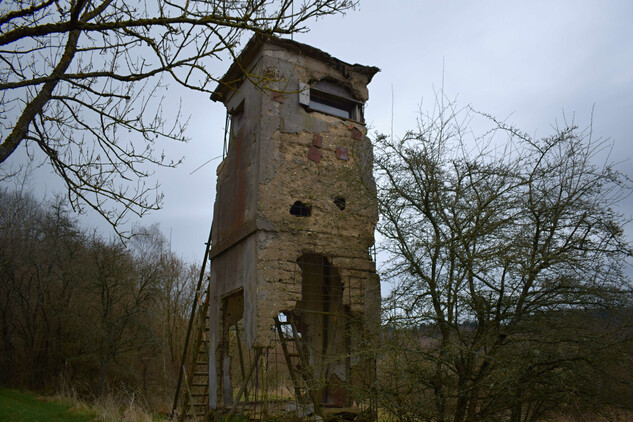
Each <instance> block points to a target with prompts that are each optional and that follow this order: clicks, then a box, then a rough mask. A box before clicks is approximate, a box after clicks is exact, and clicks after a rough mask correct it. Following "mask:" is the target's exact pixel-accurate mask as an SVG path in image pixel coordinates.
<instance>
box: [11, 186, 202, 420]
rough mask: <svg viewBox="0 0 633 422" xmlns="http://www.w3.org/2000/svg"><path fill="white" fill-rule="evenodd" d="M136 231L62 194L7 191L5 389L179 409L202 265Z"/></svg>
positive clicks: (154, 233) (146, 231) (156, 235)
mask: <svg viewBox="0 0 633 422" xmlns="http://www.w3.org/2000/svg"><path fill="white" fill-rule="evenodd" d="M136 233H137V235H136V236H134V237H133V238H132V239H131V240H130V242H129V244H128V246H127V247H126V246H124V245H122V244H121V243H120V241H118V240H111V241H108V240H105V239H103V238H101V237H99V236H98V235H96V234H95V233H94V232H90V231H87V230H84V229H82V228H80V227H79V226H78V224H77V222H76V221H74V220H73V219H72V217H71V214H70V213H69V212H68V210H67V209H66V207H65V206H64V203H63V201H62V200H58V201H48V202H37V201H36V200H34V199H33V198H32V197H31V196H29V195H28V194H24V193H20V192H8V191H2V192H0V280H1V282H0V350H1V353H0V384H1V385H4V386H11V387H18V388H26V389H30V390H33V391H40V392H59V391H60V390H62V389H65V390H66V391H73V392H76V393H77V394H78V395H79V397H87V398H92V399H101V398H104V397H108V396H113V395H117V394H118V395H120V394H119V393H121V392H125V394H124V395H125V396H126V397H127V396H132V395H133V396H135V397H136V398H137V402H138V403H144V404H145V405H146V407H148V408H152V409H155V410H162V411H167V410H168V409H169V406H170V405H171V400H172V397H173V396H172V394H173V390H174V386H175V383H176V378H177V375H178V366H179V363H180V358H181V353H182V345H183V341H184V332H185V330H186V324H187V318H188V312H189V311H190V306H191V301H192V300H193V289H194V287H193V286H192V285H193V282H192V280H194V279H195V278H196V276H197V272H198V268H197V266H195V265H191V264H188V263H186V262H185V261H183V260H182V259H180V258H178V257H177V256H176V255H175V254H174V253H172V252H171V251H170V250H169V245H168V242H167V241H166V239H165V237H164V236H163V235H162V234H161V233H160V231H159V230H158V228H157V227H149V228H138V229H137V230H136Z"/></svg>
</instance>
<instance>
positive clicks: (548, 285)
mask: <svg viewBox="0 0 633 422" xmlns="http://www.w3.org/2000/svg"><path fill="white" fill-rule="evenodd" d="M475 117H479V118H482V119H483V120H485V121H486V122H489V123H491V124H492V129H490V130H487V131H485V135H484V136H483V137H479V138H476V137H474V136H473V135H472V133H473V132H472V127H471V126H470V125H471V124H472V123H473V118H475ZM590 129H591V128H589V129H587V130H584V131H583V130H580V129H578V128H577V127H576V126H575V125H573V124H570V125H566V126H564V127H560V128H555V130H554V133H553V134H552V135H551V136H549V137H546V138H543V139H534V138H532V137H530V136H528V135H527V134H525V133H523V132H521V131H519V130H517V129H515V128H513V127H511V126H508V125H506V124H504V123H503V122H498V121H496V120H495V119H493V118H491V117H490V116H485V115H481V114H478V113H474V112H473V111H471V110H470V109H469V108H462V109H460V108H458V107H457V106H456V104H455V103H454V102H452V101H449V100H448V99H447V98H446V97H445V96H444V94H443V93H442V94H441V95H440V96H439V97H438V98H437V102H436V108H435V112H434V113H432V114H430V115H422V116H421V117H420V119H419V127H418V129H417V130H416V131H413V132H410V133H408V134H407V135H406V136H404V137H403V138H402V139H391V138H389V137H385V136H382V137H379V138H378V140H377V142H376V146H377V151H376V152H377V154H376V155H377V158H376V167H377V176H378V177H377V180H378V202H379V208H380V213H381V221H380V223H379V228H378V230H379V232H380V233H381V235H382V236H383V238H384V239H385V241H384V243H383V246H384V247H385V249H386V252H387V253H389V256H390V259H389V261H388V267H387V269H386V270H387V271H386V274H384V275H385V276H386V277H387V278H389V279H391V280H392V281H393V282H394V289H393V291H392V293H391V294H390V296H389V297H388V298H387V299H386V300H385V301H384V303H383V307H384V320H385V324H386V328H385V339H386V340H385V348H386V349H385V352H384V353H383V354H382V356H381V359H380V361H379V368H380V369H379V373H380V382H379V387H378V388H379V390H380V391H379V393H378V397H379V407H381V408H383V409H385V411H386V413H387V414H389V415H391V416H393V417H394V419H395V420H403V421H455V422H462V421H481V420H509V421H512V422H515V421H516V422H518V421H536V420H548V419H551V418H553V417H555V416H556V415H563V414H572V413H580V414H585V413H588V412H594V413H593V414H598V413H599V412H601V411H612V410H613V409H631V403H633V384H632V381H633V377H631V375H630V374H631V373H632V370H633V346H632V343H631V340H632V337H633V327H632V324H633V306H632V305H633V303H632V301H631V299H633V296H632V295H631V292H632V289H631V282H630V280H629V279H628V278H627V277H626V276H625V274H624V268H625V265H626V263H625V260H626V259H627V258H630V257H631V249H630V246H629V245H628V243H627V242H626V239H625V238H624V231H623V227H624V225H625V224H626V222H627V221H626V220H625V219H624V218H623V217H622V216H621V215H620V214H619V213H618V211H617V206H618V204H619V203H620V202H621V201H622V200H623V199H624V198H625V197H626V196H627V195H629V194H630V192H631V183H630V180H629V179H628V178H627V177H626V176H625V175H623V174H621V173H619V172H618V171H617V170H616V169H615V168H614V166H613V165H612V163H610V162H609V157H608V150H609V146H610V145H609V143H607V142H604V141H602V140H597V139H594V138H593V135H592V133H591V130H590ZM500 138H501V139H500ZM595 412H598V413H595Z"/></svg>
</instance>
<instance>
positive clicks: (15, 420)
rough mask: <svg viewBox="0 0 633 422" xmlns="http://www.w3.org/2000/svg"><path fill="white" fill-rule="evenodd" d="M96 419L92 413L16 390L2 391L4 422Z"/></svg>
mask: <svg viewBox="0 0 633 422" xmlns="http://www.w3.org/2000/svg"><path fill="white" fill-rule="evenodd" d="M94 418H95V415H94V414H92V413H86V412H85V411H82V412H79V411H76V410H73V409H71V408H70V406H68V405H65V404H63V403H60V402H56V401H52V400H50V399H45V398H38V397H37V396H35V395H33V394H28V393H21V392H18V391H15V390H7V389H0V421H2V422H47V421H51V422H62V421H63V422H89V421H93V420H94Z"/></svg>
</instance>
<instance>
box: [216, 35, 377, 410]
mask: <svg viewBox="0 0 633 422" xmlns="http://www.w3.org/2000/svg"><path fill="white" fill-rule="evenodd" d="M377 71H378V69H377V68H375V67H368V66H362V65H358V64H354V65H350V64H347V63H345V62H342V61H340V60H338V59H335V58H333V57H331V56H330V55H328V54H326V53H324V52H322V51H320V50H318V49H315V48H313V47H310V46H307V45H304V44H300V43H298V42H294V41H290V40H282V39H278V38H266V37H263V36H259V35H256V36H255V37H253V38H252V39H251V40H250V41H249V43H248V44H247V45H246V47H245V48H244V50H243V51H242V53H241V55H240V57H239V58H238V59H237V60H236V61H235V62H234V63H233V65H232V66H231V68H230V69H229V71H228V72H227V73H226V75H225V76H224V77H223V78H222V80H221V82H220V84H219V86H218V88H217V89H216V90H215V92H214V93H213V95H212V97H211V98H212V99H213V100H214V101H221V102H222V103H223V104H224V105H225V106H226V109H227V112H228V116H229V117H228V119H227V122H228V120H230V129H229V130H228V132H227V139H226V140H225V151H226V154H225V157H224V159H223V161H222V162H221V164H220V165H219V166H218V169H217V176H218V181H217V196H216V201H215V207H214V214H213V216H214V217H213V226H212V242H211V244H212V248H211V250H210V253H209V256H210V259H211V281H210V287H209V293H208V294H209V296H210V301H209V311H208V316H209V332H208V343H209V348H208V353H209V365H208V374H209V396H208V397H209V398H208V400H209V403H208V405H209V408H210V409H211V410H212V411H213V409H231V411H232V412H236V413H243V414H249V415H250V416H251V417H252V418H254V419H261V418H262V415H266V414H273V413H275V412H290V411H293V412H295V413H296V414H297V415H299V416H301V415H304V416H305V417H310V415H312V416H314V417H315V418H317V419H318V418H323V419H326V420H327V419H333V418H335V417H336V418H338V419H341V418H343V419H349V420H360V419H363V420H368V419H369V420H371V419H374V418H375V413H374V411H373V410H372V407H371V403H370V399H369V398H370V396H371V385H372V383H373V381H374V379H375V370H376V364H375V357H374V356H373V354H372V350H373V349H374V345H375V344H376V341H377V332H378V326H379V323H380V321H379V318H380V283H379V279H378V276H377V274H376V271H375V263H374V261H373V260H372V255H371V248H372V247H373V244H374V227H375V224H376V222H377V218H378V215H377V209H376V203H375V183H374V179H373V176H372V167H371V165H372V146H371V142H370V140H369V139H368V138H367V136H366V128H365V125H364V119H363V106H364V103H365V102H366V101H367V99H368V91H367V85H368V84H369V83H370V81H371V79H372V77H373V76H374V74H375V73H376V72H377ZM257 415H259V416H257Z"/></svg>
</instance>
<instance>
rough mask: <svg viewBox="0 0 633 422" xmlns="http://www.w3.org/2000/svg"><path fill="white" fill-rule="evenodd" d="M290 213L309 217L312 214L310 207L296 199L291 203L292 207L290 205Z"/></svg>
mask: <svg viewBox="0 0 633 422" xmlns="http://www.w3.org/2000/svg"><path fill="white" fill-rule="evenodd" d="M290 214H292V215H294V216H296V217H310V215H311V214H312V207H310V205H307V204H304V203H303V202H301V201H296V202H295V203H294V204H292V207H290Z"/></svg>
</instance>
